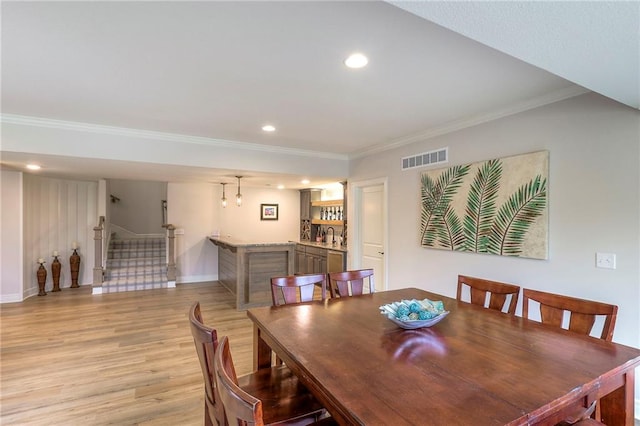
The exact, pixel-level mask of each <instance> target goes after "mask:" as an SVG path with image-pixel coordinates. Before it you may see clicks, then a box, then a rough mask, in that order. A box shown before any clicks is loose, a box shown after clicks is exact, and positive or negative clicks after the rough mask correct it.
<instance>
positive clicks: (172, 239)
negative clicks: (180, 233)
mask: <svg viewBox="0 0 640 426" xmlns="http://www.w3.org/2000/svg"><path fill="white" fill-rule="evenodd" d="M167 231H168V235H167V239H168V244H169V247H168V249H169V253H168V259H167V281H171V282H174V283H175V281H176V234H175V231H176V227H175V226H173V225H171V224H169V225H167Z"/></svg>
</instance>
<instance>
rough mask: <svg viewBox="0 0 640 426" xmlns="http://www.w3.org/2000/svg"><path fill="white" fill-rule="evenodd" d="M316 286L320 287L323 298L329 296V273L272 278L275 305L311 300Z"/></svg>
mask: <svg viewBox="0 0 640 426" xmlns="http://www.w3.org/2000/svg"><path fill="white" fill-rule="evenodd" d="M316 287H320V289H321V290H320V294H321V298H322V300H325V299H326V298H327V275H326V274H306V275H289V276H286V277H274V278H271V298H272V300H273V306H278V305H285V304H290V303H302V302H311V301H312V300H313V298H314V292H315V289H316Z"/></svg>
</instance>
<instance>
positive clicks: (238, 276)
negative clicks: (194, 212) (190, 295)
mask: <svg viewBox="0 0 640 426" xmlns="http://www.w3.org/2000/svg"><path fill="white" fill-rule="evenodd" d="M207 238H208V239H209V241H211V242H212V243H213V244H215V245H216V246H218V281H220V283H221V284H222V285H223V286H224V287H225V288H227V289H228V290H229V291H230V292H231V293H233V294H234V295H235V297H236V309H248V308H252V307H257V306H270V305H271V303H272V300H271V286H270V280H271V277H277V276H283V275H293V273H294V264H295V251H296V243H295V242H275V243H274V242H247V241H242V240H238V239H233V238H221V237H207Z"/></svg>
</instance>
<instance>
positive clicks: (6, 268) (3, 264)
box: [0, 170, 23, 303]
mask: <svg viewBox="0 0 640 426" xmlns="http://www.w3.org/2000/svg"><path fill="white" fill-rule="evenodd" d="M0 206H1V207H0V303H4V302H19V301H21V300H22V282H23V270H22V255H23V241H22V173H21V172H12V171H6V170H0Z"/></svg>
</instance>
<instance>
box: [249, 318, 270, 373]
mask: <svg viewBox="0 0 640 426" xmlns="http://www.w3.org/2000/svg"><path fill="white" fill-rule="evenodd" d="M265 367H271V348H270V347H269V345H268V344H267V342H265V341H264V340H262V337H260V328H259V327H258V326H257V325H255V324H254V325H253V369H254V370H255V371H257V370H259V369H260V368H265Z"/></svg>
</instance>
